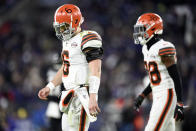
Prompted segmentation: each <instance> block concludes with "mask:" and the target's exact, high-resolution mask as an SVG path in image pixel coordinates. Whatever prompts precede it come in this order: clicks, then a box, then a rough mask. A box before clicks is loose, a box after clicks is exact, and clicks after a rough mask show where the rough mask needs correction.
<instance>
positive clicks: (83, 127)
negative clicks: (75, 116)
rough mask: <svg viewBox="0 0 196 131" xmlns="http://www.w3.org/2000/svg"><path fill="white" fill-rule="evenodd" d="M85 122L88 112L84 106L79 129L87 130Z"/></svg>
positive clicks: (80, 130)
mask: <svg viewBox="0 0 196 131" xmlns="http://www.w3.org/2000/svg"><path fill="white" fill-rule="evenodd" d="M85 124H86V112H85V110H84V107H83V106H82V109H81V115H80V127H79V131H85Z"/></svg>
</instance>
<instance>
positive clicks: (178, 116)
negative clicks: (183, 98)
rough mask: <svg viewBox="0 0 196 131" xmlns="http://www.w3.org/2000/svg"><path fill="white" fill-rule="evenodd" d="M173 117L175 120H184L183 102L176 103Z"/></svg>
mask: <svg viewBox="0 0 196 131" xmlns="http://www.w3.org/2000/svg"><path fill="white" fill-rule="evenodd" d="M174 118H175V120H176V121H178V120H180V121H182V120H184V108H183V104H179V103H177V105H176V109H175V112H174Z"/></svg>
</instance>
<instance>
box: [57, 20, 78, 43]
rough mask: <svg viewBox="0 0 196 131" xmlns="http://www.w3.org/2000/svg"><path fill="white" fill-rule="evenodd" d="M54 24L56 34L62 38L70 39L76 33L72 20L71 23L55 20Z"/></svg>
mask: <svg viewBox="0 0 196 131" xmlns="http://www.w3.org/2000/svg"><path fill="white" fill-rule="evenodd" d="M53 26H54V29H55V32H56V36H57V38H58V39H60V40H69V39H70V38H71V37H72V36H73V35H74V31H75V29H74V28H72V22H71V23H70V24H67V23H61V24H59V23H58V22H54V24H53Z"/></svg>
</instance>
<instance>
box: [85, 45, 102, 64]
mask: <svg viewBox="0 0 196 131" xmlns="http://www.w3.org/2000/svg"><path fill="white" fill-rule="evenodd" d="M83 53H84V54H85V56H86V60H87V62H90V61H92V60H96V59H101V60H102V57H103V49H102V48H94V47H92V48H85V49H84V50H83Z"/></svg>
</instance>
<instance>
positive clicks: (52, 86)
mask: <svg viewBox="0 0 196 131" xmlns="http://www.w3.org/2000/svg"><path fill="white" fill-rule="evenodd" d="M46 87H48V88H50V90H51V91H52V90H54V88H55V85H54V84H53V83H52V82H49V83H48V84H47V85H46Z"/></svg>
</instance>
